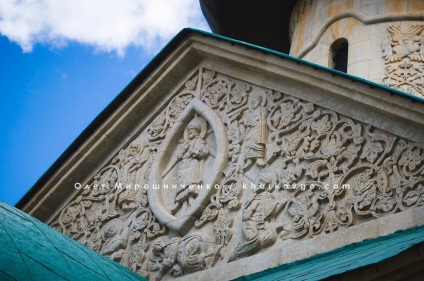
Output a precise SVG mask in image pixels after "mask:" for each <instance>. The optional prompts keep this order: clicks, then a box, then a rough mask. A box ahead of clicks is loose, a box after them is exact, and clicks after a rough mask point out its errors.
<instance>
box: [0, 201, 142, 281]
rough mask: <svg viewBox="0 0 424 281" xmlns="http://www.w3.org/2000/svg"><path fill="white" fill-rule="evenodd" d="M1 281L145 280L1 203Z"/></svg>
mask: <svg viewBox="0 0 424 281" xmlns="http://www.w3.org/2000/svg"><path fill="white" fill-rule="evenodd" d="M0 241H1V251H0V280H33V281H36V280H43V281H44V280H111V281H112V280H122V281H135V280H146V279H145V278H143V277H141V276H140V275H138V274H136V273H135V272H133V271H131V270H129V269H128V268H126V267H124V266H122V265H120V264H118V263H116V262H114V261H112V260H111V259H109V258H107V257H105V256H102V255H100V254H99V253H97V252H95V251H93V250H90V249H89V248H87V247H85V246H83V245H81V244H80V243H79V242H76V241H74V240H72V239H71V238H69V237H67V236H65V235H63V234H62V233H59V232H58V231H56V230H54V229H53V228H51V227H49V226H47V225H45V224H44V223H42V222H40V221H39V220H37V219H35V218H33V217H31V216H30V215H28V214H25V213H24V212H22V211H20V210H18V209H16V208H13V207H12V206H9V205H7V204H6V203H4V202H1V201H0Z"/></svg>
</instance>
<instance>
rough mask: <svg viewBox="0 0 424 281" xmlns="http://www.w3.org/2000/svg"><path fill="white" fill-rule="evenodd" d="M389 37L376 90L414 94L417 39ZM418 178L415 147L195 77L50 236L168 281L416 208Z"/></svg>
mask: <svg viewBox="0 0 424 281" xmlns="http://www.w3.org/2000/svg"><path fill="white" fill-rule="evenodd" d="M391 30H392V34H393V37H392V38H391V39H390V40H389V41H388V44H389V45H388V47H387V50H388V51H387V53H386V61H387V64H388V65H387V67H388V69H394V70H393V71H391V72H388V73H389V74H390V75H391V76H388V78H387V79H386V82H387V83H389V84H390V83H392V84H390V85H391V86H396V87H399V88H402V87H407V88H408V89H410V90H411V91H415V92H414V93H420V94H422V92H421V90H422V87H421V84H419V83H418V81H419V79H421V78H419V77H421V76H419V75H420V74H419V73H420V71H419V70H418V68H419V66H420V65H421V64H422V61H421V57H420V54H422V53H420V52H422V47H421V39H420V38H421V37H419V34H420V32H421V31H422V28H421V27H415V29H414V31H410V32H409V33H402V32H400V31H399V30H397V29H395V28H392V29H391ZM396 30H397V31H396ZM395 33H396V34H397V35H396V36H397V37H396V38H395V37H394V35H395ZM408 40H409V41H408ZM420 48H421V49H420ZM389 50H390V51H392V52H391V53H390V54H389ZM405 63H411V64H413V66H411V69H414V71H415V74H414V75H415V76H413V77H416V79H414V80H410V82H406V80H405V81H403V80H401V78H402V77H403V78H405V79H410V78H407V75H404V74H405V73H404V74H401V72H399V71H400V70H399V69H403V68H402V67H403V66H402V65H404V64H405ZM396 73H399V74H396ZM396 75H400V76H399V77H398V76H396ZM391 81H396V83H397V84H393V83H395V82H391ZM400 81H403V82H400ZM420 87H421V88H420ZM402 89H403V88H402ZM423 174H424V147H423V146H422V145H421V144H417V143H411V142H410V141H408V140H406V139H402V138H399V137H396V136H393V135H391V134H389V133H387V132H384V131H382V130H380V129H378V128H374V127H371V126H369V125H367V124H363V123H361V122H357V121H355V120H352V119H350V118H348V117H346V116H343V115H341V114H338V113H336V112H334V111H332V110H329V109H325V108H321V107H319V106H316V105H314V104H312V103H309V102H306V101H303V100H300V99H298V98H296V97H293V96H291V95H290V93H280V92H277V91H274V90H272V89H265V88H262V87H259V86H257V85H254V84H251V83H248V82H244V81H240V80H237V79H234V78H231V77H229V76H227V75H224V74H220V73H216V72H214V71H210V70H206V69H199V71H198V72H196V74H195V75H193V77H192V78H190V79H189V80H188V81H187V82H186V83H185V85H184V86H183V87H182V88H181V89H180V90H179V91H178V92H177V93H175V94H174V95H172V98H171V99H170V100H169V102H168V103H167V105H166V108H165V110H164V111H163V112H161V113H159V114H158V115H157V117H156V118H155V119H154V120H153V121H152V122H151V123H150V124H149V126H148V127H147V129H146V130H145V131H143V132H142V133H141V134H140V135H138V136H134V137H133V138H132V141H131V142H130V143H129V144H128V146H127V147H124V148H122V150H121V151H119V152H117V153H116V156H115V157H113V159H111V160H110V162H109V163H107V165H105V166H104V167H103V168H102V169H101V170H100V171H98V172H97V173H95V174H93V176H92V179H91V181H89V182H87V183H86V185H85V188H81V190H80V191H79V194H78V195H77V196H76V198H74V199H73V200H71V201H70V202H69V203H68V205H66V207H65V208H64V209H63V210H62V211H61V212H60V214H59V215H58V217H57V218H56V220H55V221H54V222H53V223H52V226H53V227H55V228H56V229H57V230H59V231H61V232H63V233H64V234H66V235H68V236H70V237H71V238H73V239H75V240H78V241H80V242H81V243H82V244H84V245H86V246H87V247H89V248H91V249H93V250H95V251H98V252H100V253H101V254H103V255H106V256H108V257H110V258H111V259H113V260H115V261H117V262H119V263H121V264H123V265H125V266H127V267H128V268H130V269H132V270H133V271H135V272H137V273H139V274H141V275H143V276H145V277H148V278H150V279H152V280H161V279H164V278H165V279H166V278H168V279H169V278H172V277H178V276H183V275H189V274H190V273H193V272H196V271H199V270H203V269H206V268H210V267H214V266H219V265H223V264H226V263H229V262H232V261H234V260H237V259H241V258H244V257H246V256H251V255H255V254H256V253H258V252H261V251H266V250H267V248H268V247H270V246H273V245H274V246H275V245H278V244H280V243H284V240H287V239H295V240H296V239H311V238H313V237H315V236H317V235H320V234H322V233H329V232H335V231H338V230H340V229H342V228H346V227H349V226H352V225H356V224H360V223H363V222H366V221H370V220H373V219H376V218H379V217H382V216H386V215H389V214H393V213H396V212H401V211H404V210H407V209H409V208H414V207H417V206H421V205H423V204H424V177H423Z"/></svg>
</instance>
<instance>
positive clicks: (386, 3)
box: [289, 0, 424, 97]
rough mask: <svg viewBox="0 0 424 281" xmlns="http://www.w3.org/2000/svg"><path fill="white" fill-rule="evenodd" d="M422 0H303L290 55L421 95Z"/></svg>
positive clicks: (423, 64)
mask: <svg viewBox="0 0 424 281" xmlns="http://www.w3.org/2000/svg"><path fill="white" fill-rule="evenodd" d="M423 30H424V1H416V0H407V1H397V0H375V1H364V0H350V1H334V0H322V1H313V0H301V1H298V2H297V3H296V5H295V6H294V8H293V11H292V15H291V19H290V30H289V36H290V39H291V48H290V55H292V56H295V57H298V58H302V59H304V60H307V61H310V62H313V63H316V64H320V65H322V66H326V67H329V68H334V69H337V70H341V71H344V72H347V73H348V74H351V75H354V76H358V77H361V78H364V79H367V80H369V81H372V82H375V83H379V84H384V85H385V86H388V87H392V88H395V89H399V90H401V91H404V92H407V93H410V94H413V95H416V96H419V97H424V32H423Z"/></svg>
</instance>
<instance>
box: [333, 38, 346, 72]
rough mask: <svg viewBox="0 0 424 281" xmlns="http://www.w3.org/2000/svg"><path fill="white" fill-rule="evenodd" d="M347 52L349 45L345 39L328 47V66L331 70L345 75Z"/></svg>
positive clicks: (338, 40)
mask: <svg viewBox="0 0 424 281" xmlns="http://www.w3.org/2000/svg"><path fill="white" fill-rule="evenodd" d="M348 52H349V43H348V42H347V40H346V39H345V38H340V39H337V40H336V41H334V43H333V44H331V47H330V62H329V66H330V67H331V68H332V69H335V70H339V71H342V72H344V73H347V58H348Z"/></svg>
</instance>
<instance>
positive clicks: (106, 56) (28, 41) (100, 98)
mask: <svg viewBox="0 0 424 281" xmlns="http://www.w3.org/2000/svg"><path fill="white" fill-rule="evenodd" d="M56 1H59V0H56ZM97 1H98V0H90V1H85V2H81V3H79V4H78V3H77V2H79V1H76V2H74V4H66V5H71V6H72V5H73V6H75V5H80V6H79V7H78V8H79V9H80V11H81V14H82V15H83V16H82V17H80V16H79V14H75V15H72V12H71V13H69V14H70V15H68V12H67V11H66V9H69V10H71V11H72V10H73V9H74V7H65V8H66V9H64V8H63V7H62V10H63V9H64V10H65V11H62V13H63V16H62V17H58V16H57V15H56V13H55V9H59V8H58V6H57V5H56V4H55V3H56V2H55V1H51V0H40V1H38V2H34V1H29V0H28V1H27V0H24V1H21V2H19V3H17V2H16V1H12V2H10V3H8V4H9V5H8V4H5V3H3V2H2V3H0V132H1V134H2V137H1V138H0V147H1V149H0V169H1V173H0V184H1V185H0V200H2V201H5V202H6V203H8V204H11V205H14V204H16V202H17V201H19V199H20V198H21V197H22V196H23V195H24V194H25V193H26V192H27V191H28V190H29V189H30V188H31V187H32V186H33V184H34V183H35V182H36V181H37V180H38V179H39V178H40V177H41V175H42V174H43V173H44V172H45V171H46V170H47V169H48V168H49V167H50V166H51V165H52V164H53V163H54V161H55V160H56V159H57V158H58V157H59V156H60V154H61V153H63V152H64V151H65V149H66V148H67V147H68V146H69V145H70V144H71V143H72V141H74V140H75V139H76V138H77V137H78V135H79V134H80V133H81V132H82V131H83V130H84V129H85V128H86V127H87V126H88V125H89V123H90V122H91V121H92V120H93V119H94V118H95V117H96V116H97V115H98V114H99V113H100V112H101V111H102V110H103V109H104V108H105V107H106V106H107V105H108V104H109V103H110V102H111V101H112V100H113V98H115V97H116V95H118V94H119V92H120V91H121V90H123V88H124V87H125V86H126V85H127V84H128V83H129V82H130V81H131V80H132V79H133V78H134V77H135V76H136V75H137V73H138V72H140V71H141V70H142V69H143V67H144V66H145V65H146V64H147V63H148V62H149V61H150V60H151V59H152V57H153V56H154V55H155V54H156V53H157V52H158V51H159V50H160V49H161V47H162V46H164V45H165V44H166V43H167V42H168V41H169V40H170V39H171V38H172V37H173V36H174V35H176V33H177V32H178V31H179V30H180V29H181V28H183V27H188V26H190V27H194V28H198V29H203V30H206V31H209V29H208V27H207V25H206V22H205V20H204V19H203V17H202V15H201V12H200V8H199V7H198V1H197V0H184V1H181V2H180V3H179V4H180V5H182V6H184V5H186V6H185V9H184V14H182V12H181V7H176V6H175V7H174V6H173V5H175V2H179V1H173V0H158V1H150V2H155V3H156V4H152V5H153V6H154V7H150V4H149V1H147V2H146V1H145V0H140V1H135V0H122V1H121V2H120V3H122V4H123V5H124V6H125V3H131V5H130V4H128V7H126V8H122V11H119V12H117V14H118V16H122V17H123V18H122V19H121V18H119V17H118V16H116V17H115V18H114V21H115V22H116V24H117V26H118V27H119V28H116V29H114V28H112V29H111V25H110V23H106V24H105V23H104V22H105V21H106V20H105V19H103V17H108V12H107V11H114V10H115V11H116V7H114V6H113V5H112V4H110V3H111V1H105V2H104V3H103V5H102V8H101V9H99V8H97V6H95V5H92V6H90V5H86V4H85V3H86V2H97ZM131 1H132V2H131ZM15 2H16V3H15ZM59 2H62V1H59ZM69 2H73V1H67V2H63V3H69ZM112 2H113V1H112ZM133 2H139V5H140V6H139V7H138V9H139V10H140V11H139V13H138V14H139V15H140V14H142V15H143V16H144V19H143V18H141V19H140V17H138V16H135V17H134V19H133V20H132V19H131V16H128V15H129V14H133V13H134V7H133V6H132V5H133ZM158 2H162V3H159V4H162V5H168V6H170V7H169V8H168V10H167V11H165V13H162V12H160V11H161V9H158V8H157V7H156V6H157V5H158ZM34 3H38V4H37V5H42V4H43V5H44V8H39V7H34ZM52 3H53V4H52ZM25 4H27V5H25ZM49 5H50V6H49ZM64 5H65V4H64ZM84 5H86V7H85V6H84ZM108 5H109V6H108ZM46 7H47V8H46ZM38 8H39V10H40V11H44V9H46V10H51V12H50V13H51V15H54V16H50V17H51V18H52V19H49V14H45V13H44V12H39V15H38V16H33V13H37V11H38V10H37V9H38ZM173 8H174V10H173ZM146 10H147V11H148V12H146ZM29 11H31V13H30V14H31V17H33V19H28V13H29ZM34 11H35V12H34ZM57 13H61V12H60V11H58V12H57ZM90 13H91V14H92V15H93V16H87V14H89V15H91V14H90ZM96 13H99V14H106V15H101V16H99V15H97V14H96ZM109 17H110V16H109ZM149 19H151V20H150V21H149ZM161 19H163V20H162V21H163V22H162V23H161ZM170 20H173V21H174V22H172V21H171V22H170ZM84 21H85V22H84ZM93 21H94V22H95V24H93V26H95V27H96V28H92V30H86V28H84V27H85V26H87V25H90V24H92V22H93ZM75 22H77V23H78V24H75ZM84 23H86V24H84ZM170 23H172V24H170ZM40 26H42V27H43V28H40ZM58 26H59V27H60V26H62V28H58ZM63 26H64V27H63ZM126 28H128V29H129V30H131V32H126ZM81 29H82V30H81ZM88 29H90V28H88ZM90 32H91V33H92V36H90ZM122 33H125V34H124V35H122ZM111 38H114V39H111Z"/></svg>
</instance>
